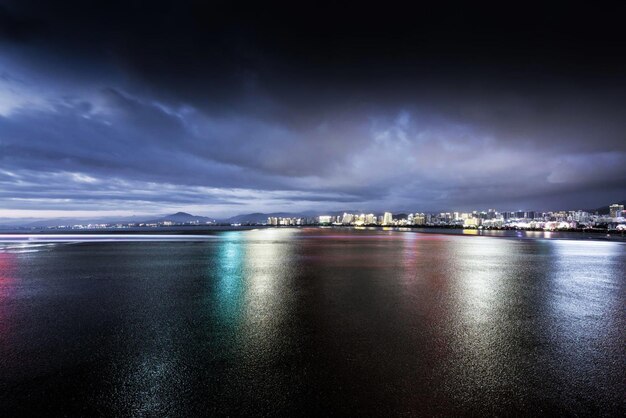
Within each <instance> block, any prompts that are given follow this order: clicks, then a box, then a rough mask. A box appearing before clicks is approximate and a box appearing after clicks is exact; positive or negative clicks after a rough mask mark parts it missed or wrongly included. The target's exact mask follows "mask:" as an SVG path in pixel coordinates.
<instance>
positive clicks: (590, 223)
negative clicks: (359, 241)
mask: <svg viewBox="0 0 626 418" xmlns="http://www.w3.org/2000/svg"><path fill="white" fill-rule="evenodd" d="M255 215H256V218H253V219H250V218H249V219H246V216H245V215H240V216H238V217H235V218H231V219H236V221H232V220H222V221H220V220H215V219H211V218H208V217H202V216H194V215H190V214H186V213H182V212H179V213H177V214H173V215H170V216H165V217H163V218H160V219H153V220H151V221H146V222H136V221H133V222H85V223H79V222H72V223H66V224H63V223H59V224H54V223H53V224H50V225H46V226H41V225H39V226H13V227H4V228H0V229H1V230H4V231H7V230H9V231H13V232H18V233H19V232H28V233H37V232H38V231H42V232H63V231H68V230H71V231H81V230H82V231H111V230H114V231H115V230H123V231H124V232H129V233H132V232H136V231H150V230H158V231H165V230H169V231H177V230H181V229H182V230H190V229H193V230H201V229H224V228H245V227H284V226H335V227H403V228H421V229H430V228H432V229H439V230H445V229H465V230H527V231H568V232H598V233H611V232H618V233H622V234H623V233H624V231H626V211H624V205H623V204H612V205H610V206H609V210H608V213H599V212H598V211H594V212H591V211H584V210H569V211H551V212H539V211H502V212H500V211H497V210H495V209H488V210H486V211H472V212H437V213H431V212H415V213H399V214H393V213H391V212H384V213H382V214H375V213H350V212H344V213H342V214H335V215H325V214H321V215H310V216H296V215H294V216H289V215H287V214H285V215H284V216H268V217H267V218H266V219H260V218H259V217H260V216H262V215H263V214H255Z"/></svg>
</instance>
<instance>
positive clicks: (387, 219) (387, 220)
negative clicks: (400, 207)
mask: <svg viewBox="0 0 626 418" xmlns="http://www.w3.org/2000/svg"><path fill="white" fill-rule="evenodd" d="M392 224H393V215H391V212H385V214H384V215H383V225H392Z"/></svg>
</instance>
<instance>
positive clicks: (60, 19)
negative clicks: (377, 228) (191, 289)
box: [0, 0, 626, 218]
mask: <svg viewBox="0 0 626 418" xmlns="http://www.w3.org/2000/svg"><path fill="white" fill-rule="evenodd" d="M0 4H1V6H0V218H7V217H16V216H20V217H44V216H95V215H98V216H100V215H127V214H148V213H167V212H172V211H176V210H186V211H189V212H192V213H196V214H206V215H210V216H215V217H221V216H227V215H234V214H238V213H246V212H252V211H277V210H287V211H301V210H309V209H311V210H316V211H324V210H343V209H355V210H356V209H358V210H371V211H379V210H386V209H389V210H394V211H406V210H410V211H427V210H441V209H446V210H469V209H484V208H487V207H496V208H499V209H502V210H508V209H517V208H520V209H521V208H527V209H539V210H543V209H577V208H593V207H598V206H602V205H605V204H608V203H611V202H612V201H616V200H623V199H624V198H626V184H625V180H626V134H625V132H626V38H625V35H624V31H623V16H624V15H625V14H624V11H625V10H623V9H622V10H619V9H610V8H608V7H607V6H603V7H602V8H597V9H596V8H593V7H592V6H593V5H592V3H589V4H588V5H587V6H586V7H585V8H576V7H575V6H572V5H569V6H567V7H563V8H557V7H554V8H546V7H545V6H541V5H539V6H537V7H533V6H530V5H529V3H526V2H517V3H513V4H509V5H507V6H506V7H504V3H503V6H502V7H501V8H500V9H498V8H493V7H489V8H488V7H482V8H481V7H478V6H476V5H474V4H470V5H468V6H465V7H458V6H455V5H453V4H451V3H444V4H442V5H441V6H439V7H437V8H433V7H431V6H428V7H425V6H422V7H418V8H415V7H413V8H409V7H408V6H405V5H402V4H396V3H392V2H380V3H377V4H372V5H368V4H367V3H363V2H358V3H354V4H353V5H350V6H341V7H339V6H337V5H332V3H329V5H328V6H326V5H323V4H322V3H319V2H309V3H304V2H290V3H284V4H282V5H281V4H278V3H274V4H272V3H271V2H257V3H256V6H254V7H252V6H246V5H245V4H242V3H239V4H235V2H197V3H185V2H182V1H176V2H170V3H169V4H168V5H164V6H160V5H157V4H156V3H155V2H139V1H125V2H120V3H117V2H115V1H108V2H104V3H102V4H101V5H98V4H96V2H86V1H81V2H62V1H61V2H49V1H48V2H32V1H29V0H20V1H14V2H11V1H8V2H7V1H0ZM414 6H415V4H414Z"/></svg>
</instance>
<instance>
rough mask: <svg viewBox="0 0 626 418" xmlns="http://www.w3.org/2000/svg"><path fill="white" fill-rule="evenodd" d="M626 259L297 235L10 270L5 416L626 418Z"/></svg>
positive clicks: (239, 235) (39, 260)
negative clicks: (550, 416)
mask: <svg viewBox="0 0 626 418" xmlns="http://www.w3.org/2000/svg"><path fill="white" fill-rule="evenodd" d="M3 245H14V243H11V244H3ZM35 245H41V243H35ZM624 247H625V246H624V244H622V243H617V242H587V241H585V242H582V241H550V240H516V239H501V238H489V237H464V236H451V235H436V234H416V233H413V232H399V231H396V230H391V229H390V230H352V231H351V230H337V229H319V228H311V229H307V228H304V229H287V228H284V229H282V228H281V229H259V230H250V231H228V232H223V233H221V234H218V235H216V236H215V238H211V239H206V240H197V241H195V240H193V239H192V240H190V241H169V242H168V241H162V242H118V243H115V242H81V243H76V244H73V245H58V244H55V245H54V246H51V247H46V248H48V250H47V251H42V252H39V253H31V254H26V253H19V252H15V253H14V252H12V251H4V252H1V251H0V337H1V338H0V372H2V373H0V388H4V389H6V390H5V391H4V392H3V393H4V395H0V404H4V405H7V408H8V410H9V411H16V412H22V413H24V412H33V411H34V412H44V411H43V410H40V409H37V408H38V407H37V406H36V405H47V406H48V410H47V411H46V412H56V413H63V414H69V415H81V414H83V415H84V414H86V413H87V414H98V413H100V414H109V415H110V414H116V415H151V414H164V415H198V414H206V413H207V412H210V413H213V414H221V415H228V414H230V415H239V414H270V413H284V414H296V413H302V412H309V413H318V414H329V413H335V414H348V413H350V414H366V415H371V414H413V415H415V414H421V415H433V414H434V415H438V414H448V415H450V414H454V415H456V414H460V413H469V414H476V415H484V414H500V415H502V414H510V413H517V412H519V411H524V412H528V413H561V414H573V413H583V414H597V413H600V414H602V413H604V414H606V413H614V412H616V408H617V410H618V411H617V412H619V409H620V408H622V407H621V406H620V405H621V404H620V402H621V400H622V394H623V390H622V389H624V383H623V379H622V380H620V378H619V376H623V375H624V362H623V359H624V357H625V351H624V347H625V346H626V345H625V344H624V342H625V341H624V338H625V337H624V333H623V329H624V326H625V325H626V323H625V316H624V310H623V305H624V301H625V292H624V276H623V272H624V269H625V268H626V254H625V251H624V249H625V248H624ZM5 248H6V247H5ZM9 341H10V344H9ZM68 353H69V354H68ZM18 365H19V367H18ZM68 376H69V377H68ZM84 382H89V383H88V384H85V383H84ZM33 398H34V399H35V400H37V402H26V400H27V399H30V400H32V399H33ZM68 399H72V401H68Z"/></svg>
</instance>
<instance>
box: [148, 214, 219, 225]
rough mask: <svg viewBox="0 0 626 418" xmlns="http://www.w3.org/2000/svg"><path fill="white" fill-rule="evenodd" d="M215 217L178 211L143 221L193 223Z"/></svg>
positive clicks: (209, 220) (211, 219) (211, 220)
mask: <svg viewBox="0 0 626 418" xmlns="http://www.w3.org/2000/svg"><path fill="white" fill-rule="evenodd" d="M214 220H215V219H214V218H209V217H207V216H196V215H192V214H190V213H187V212H176V213H173V214H171V215H165V216H163V217H161V218H157V219H151V220H147V221H141V222H143V223H159V222H168V221H169V222H174V223H181V224H182V223H191V222H198V223H206V222H213V221H214Z"/></svg>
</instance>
